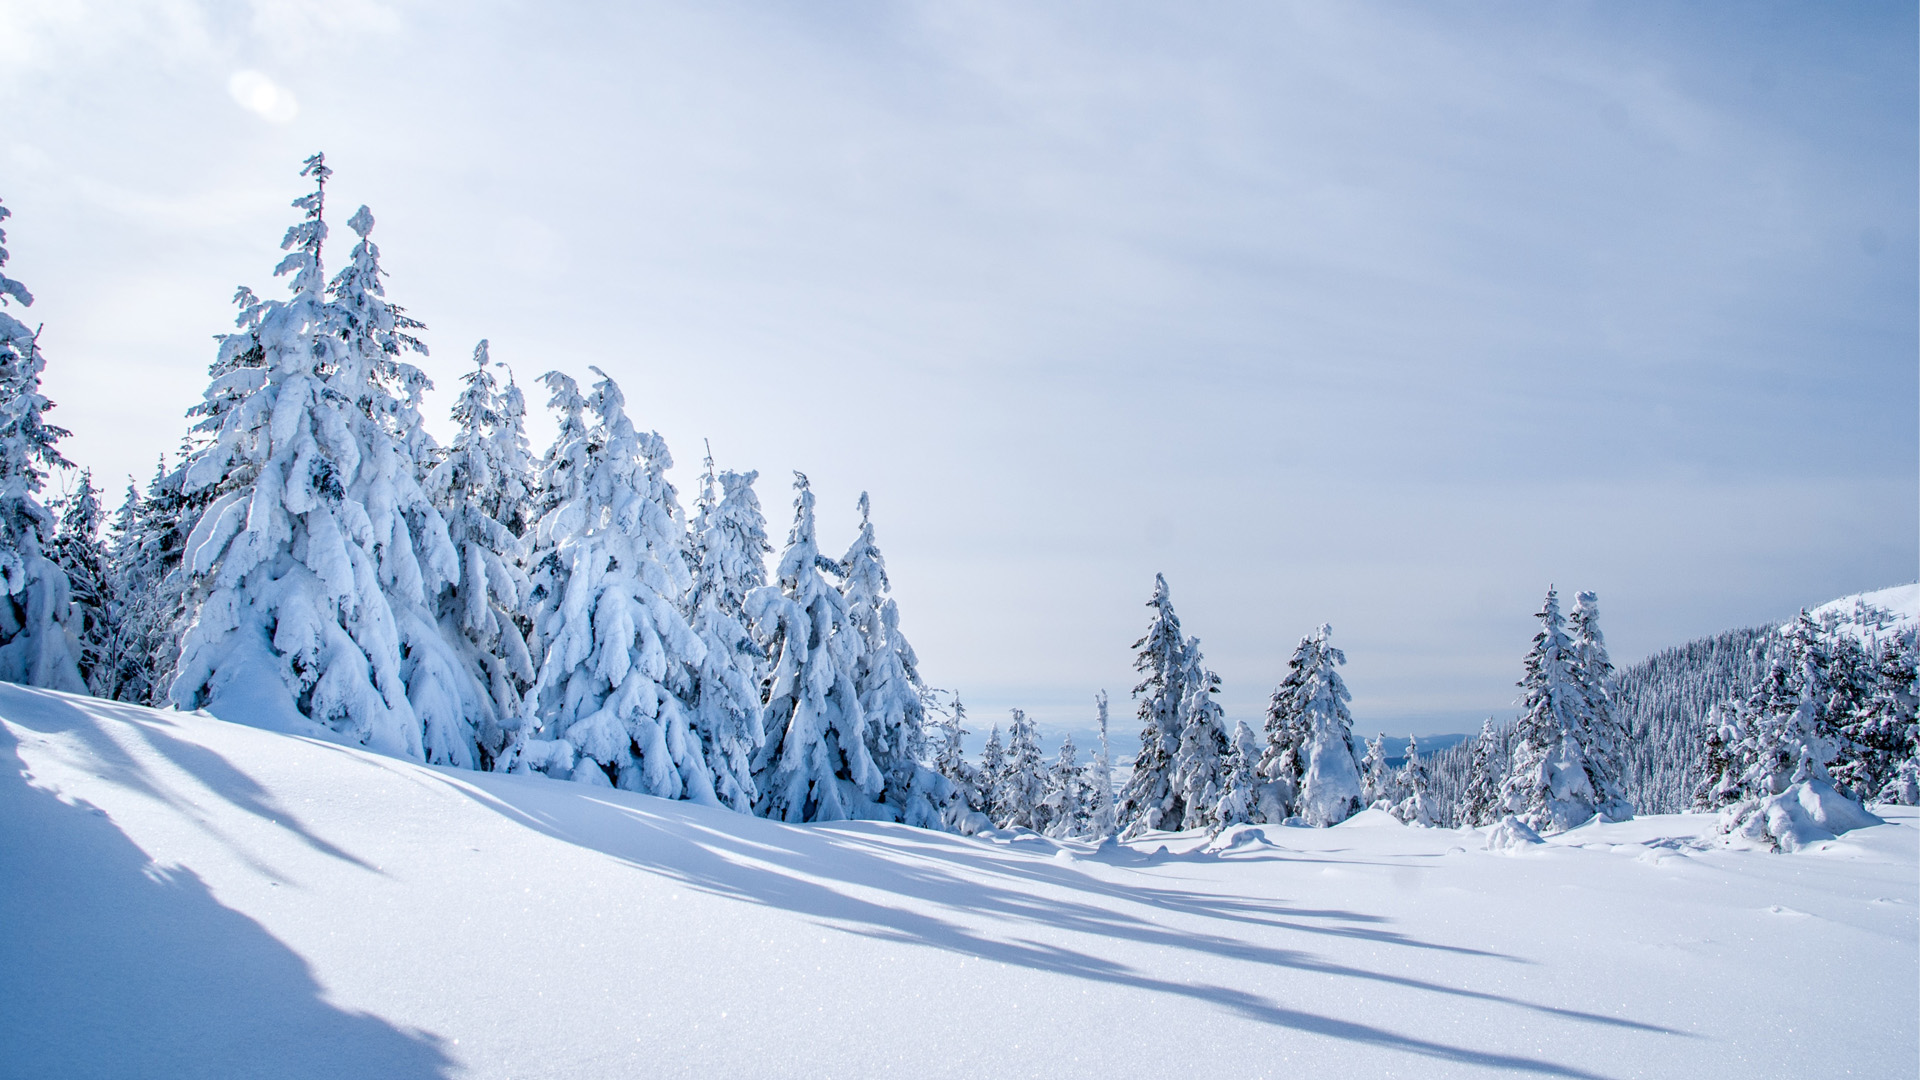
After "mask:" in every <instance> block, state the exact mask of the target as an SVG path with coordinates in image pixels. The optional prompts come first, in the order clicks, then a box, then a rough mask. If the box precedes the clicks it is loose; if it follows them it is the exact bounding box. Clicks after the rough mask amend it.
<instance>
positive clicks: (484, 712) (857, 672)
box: [0, 155, 954, 826]
mask: <svg viewBox="0 0 1920 1080" xmlns="http://www.w3.org/2000/svg"><path fill="white" fill-rule="evenodd" d="M301 175H302V176H303V177H306V178H307V179H309V180H310V181H311V183H312V189H311V191H309V192H308V193H307V194H305V195H303V196H302V197H300V198H299V199H297V200H295V202H294V204H293V205H294V206H295V207H296V208H297V209H298V210H299V211H300V217H299V220H298V221H297V222H296V223H295V224H294V225H293V226H292V228H290V229H289V230H288V232H287V234H286V237H285V239H284V241H283V243H282V248H283V250H285V251H286V253H287V254H286V256H285V258H284V259H282V260H281V262H280V264H279V266H278V267H277V268H276V270H275V273H276V275H277V276H282V277H285V278H287V279H288V296H287V297H285V298H283V299H263V298H261V297H258V296H256V295H255V294H254V293H253V292H252V291H251V290H248V289H245V288H243V289H241V290H239V292H238V294H237V295H236V297H235V301H236V304H237V306H238V309H239V311H238V317H237V319H236V326H237V330H236V332H233V333H228V334H224V335H221V336H220V338H219V342H220V344H219V351H218V353H217V355H216V358H215V361H214V363H213V365H212V367H211V369H210V381H209V384H208V386H207V389H206V391H205V393H204V395H203V396H202V399H201V401H200V402H199V403H198V404H197V405H195V406H194V407H193V409H192V410H190V412H189V417H190V420H191V426H190V428H189V430H188V432H187V434H186V438H185V440H184V442H183V445H182V448H181V451H180V453H179V454H178V455H177V456H176V457H175V459H174V460H173V461H172V462H171V463H169V462H168V461H167V460H166V459H165V458H162V460H161V463H160V466H159V468H158V469H157V470H156V473H155V475H154V477H153V479H152V480H151V482H150V483H149V484H148V485H147V487H146V490H144V491H140V490H137V489H135V488H133V487H132V486H131V485H129V490H128V492H127V496H126V498H125V499H124V500H123V501H122V504H121V506H120V509H119V511H118V512H117V513H116V514H115V515H114V516H113V518H112V520H110V521H103V515H102V513H101V509H100V500H99V493H98V491H97V490H96V489H95V488H94V486H93V479H92V476H91V474H89V473H86V472H82V473H81V476H80V482H79V484H78V486H77V488H76V489H75V490H74V491H73V493H72V494H71V495H69V496H67V497H65V498H63V499H60V500H56V503H55V506H54V507H53V509H49V508H48V507H47V506H46V505H45V504H43V503H42V502H41V501H40V499H39V495H40V493H41V491H42V490H43V487H44V484H45V480H46V477H47V475H48V472H49V470H51V469H55V468H66V467H69V463H68V462H67V461H66V460H65V459H64V458H62V457H61V456H60V454H59V452H58V450H57V449H56V444H57V442H58V440H59V439H60V437H61V436H63V435H65V434H66V433H65V432H64V431H61V430H60V429H59V428H56V427H52V426H50V425H48V424H47V423H46V422H45V419H44V417H45V413H46V411H47V410H48V409H49V408H51V403H50V402H48V401H47V400H46V398H45V397H44V396H43V395H41V394H40V392H39V376H40V373H41V371H42V370H43V366H44V358H43V356H42V355H41V353H40V350H39V346H38V341H37V336H36V334H35V333H34V332H32V331H29V330H28V329H27V328H26V327H25V326H24V325H23V324H21V323H20V322H19V321H18V320H17V319H16V318H15V317H14V316H13V315H11V314H9V313H7V312H6V310H5V308H6V307H8V306H10V305H13V304H18V305H21V306H25V305H28V304H30V303H31V302H32V297H31V295H30V294H29V293H28V292H27V290H26V289H25V287H24V286H22V285H21V284H20V283H18V282H16V281H14V280H12V279H11V278H6V277H4V276H0V578H3V579H4V584H5V586H6V601H5V602H4V603H0V678H5V679H9V680H12V681H16V682H22V683H28V684H31V685H36V686H44V687H51V688H54V689H59V690H68V691H74V692H90V693H93V694H95V695H98V696H101V697H108V698H112V699H115V700H121V701H130V702H136V703H139V704H147V705H169V704H170V705H174V706H177V707H179V708H183V709H194V708H203V707H204V708H208V709H210V710H212V711H214V712H215V713H217V714H220V713H224V714H226V715H230V716H235V717H244V718H245V719H247V720H248V722H251V723H262V724H268V725H272V726H279V727H282V728H284V729H287V730H295V731H310V732H314V733H321V734H325V735H327V736H329V737H332V738H336V739H341V740H344V741H347V742H351V743H355V744H358V745H363V746H367V747H369V748H372V749H375V750H378V751H381V752H383V753H388V754H393V755H396V756H400V757H406V758H411V759H413V760H417V761H424V762H429V763H432V764H439V765H448V766H454V767H459V768H466V769H486V770H495V771H503V772H522V773H541V774H545V775H547V776H552V777H559V778H565V779H571V780H576V781H582V782H586V783H590V784H602V785H612V786H616V787H620V788H624V789H627V790H631V791H639V792H645V793H648V794H653V795H658V796H662V797H666V798H674V799H686V800H690V801H693V802H699V803H705V804H709V805H714V806H722V807H727V808H730V809H733V810H736V811H740V812H742V813H752V814H757V815H762V816H767V817H774V818H780V819H783V820H787V821H816V820H832V819H842V818H871V819H882V820H892V821H904V822H907V823H909V824H914V825H922V826H939V825H941V824H942V823H943V821H944V815H945V813H946V811H947V809H948V807H949V806H950V804H951V803H952V801H953V797H954V792H953V789H952V785H950V784H949V783H948V781H947V780H946V779H945V778H944V777H942V776H941V775H940V774H939V773H938V772H936V771H934V770H933V769H931V768H929V767H927V765H925V764H923V760H924V758H925V756H926V746H925V732H924V722H925V717H926V710H925V702H924V690H925V687H924V685H923V683H922V681H921V678H920V675H919V673H918V670H917V665H918V661H917V658H916V657H915V655H914V651H913V648H912V646H911V645H909V644H908V642H907V640H906V638H905V637H904V636H903V635H902V634H901V632H900V619H899V612H898V609H897V607H896V605H895V602H894V600H893V599H892V597H891V596H890V586H889V583H888V580H887V573H886V562H885V559H884V558H883V557H882V555H881V552H880V548H879V546H878V545H877V543H876V542H875V539H874V529H873V524H872V520H871V515H870V508H869V505H868V502H867V499H866V496H865V495H862V496H861V499H860V504H859V509H860V522H861V524H860V530H859V534H858V536H857V538H856V539H855V541H854V543H853V545H852V546H851V547H850V548H849V549H848V550H847V552H846V553H845V554H844V555H843V556H841V557H839V558H834V557H831V556H829V555H826V554H823V553H822V552H821V551H820V548H819V543H818V540H817V538H816V535H815V525H814V499H813V494H812V492H811V491H810V490H809V488H808V484H807V479H806V477H805V476H804V475H801V474H798V473H796V474H795V478H794V493H795V498H794V520H793V525H792V528H791V530H790V531H789V533H788V536H787V542H786V546H785V550H784V551H783V552H782V554H781V556H780V559H779V562H778V568H777V571H776V573H775V575H774V577H773V580H771V581H770V580H769V578H768V574H767V567H766V556H767V555H768V554H769V553H770V552H771V551H772V546H771V545H770V544H769V543H768V540H767V536H766V523H765V520H764V518H763V516H762V513H761V509H760V504H759V501H758V498H757V497H756V495H755V493H754V490H753V484H754V481H755V479H756V477H757V474H756V473H753V472H732V471H722V470H719V469H717V468H716V467H715V465H714V462H713V459H712V457H711V454H709V455H708V457H707V459H706V462H705V469H704V471H703V473H702V476H701V488H700V491H699V492H698V494H697V496H696V500H695V506H694V513H693V515H692V517H691V520H689V518H688V515H687V514H686V513H685V512H684V510H683V509H682V507H681V505H680V503H679V496H678V493H677V492H676V491H675V489H674V486H673V485H672V484H671V483H670V482H669V481H668V479H667V470H668V469H669V468H670V467H671V466H672V464H673V459H672V457H671V455H670V454H669V452H668V450H667V447H666V444H665V443H664V442H663V441H662V440H661V438H660V436H659V435H658V434H655V433H653V432H649V431H642V430H640V429H638V428H637V427H636V426H635V425H634V423H633V422H632V420H631V419H630V418H629V417H628V415H627V411H626V402H625V399H624V396H623V395H622V393H621V390H620V387H619V386H618V385H617V384H616V383H615V381H614V380H613V379H612V378H610V377H608V376H606V375H605V374H604V373H602V372H600V371H599V370H598V369H594V374H595V375H596V378H595V380H594V381H593V382H592V384H591V385H590V386H587V387H582V386H581V385H579V384H578V383H576V382H575V381H574V379H572V378H571V377H569V376H568V375H566V374H563V373H560V372H548V373H547V374H546V375H544V376H542V378H541V383H542V385H543V386H544V387H545V389H546V391H547V394H548V404H549V406H550V407H551V408H552V409H553V410H554V411H555V413H556V414H557V417H558V420H559V431H558V435H557V437H556V439H555V441H554V443H553V445H552V446H551V447H549V448H548V449H547V451H546V452H545V453H544V454H543V455H541V456H540V457H538V458H536V457H535V456H534V455H533V452H532V450H531V449H530V447H529V446H528V441H527V438H526V434H525V430H524V418H525V413H526V403H525V400H524V398H523V396H522V392H521V390H520V388H519V386H518V384H517V383H515V382H514V381H513V379H512V376H511V374H510V373H508V374H507V376H506V378H505V380H504V382H503V381H502V379H501V378H500V377H499V376H498V375H497V374H496V371H498V370H500V368H501V365H497V364H496V363H494V362H493V360H492V358H491V357H490V356H489V352H488V346H487V343H486V342H485V341H482V342H480V344H479V345H478V347H477V348H476V349H475V351H474V357H473V359H474V364H473V368H472V369H471V370H470V371H469V372H468V373H467V374H466V376H465V377H464V378H463V379H462V386H461V389H460V392H459V394H458V396H457V399H456V401H455V403H454V407H453V420H454V424H455V429H456V431H455V434H454V437H453V439H452V441H451V443H450V444H449V445H446V446H440V445H438V444H437V443H436V442H435V440H434V439H433V438H432V437H430V436H429V435H428V434H427V432H426V430H425V427H424V424H423V422H422V412H421V409H422V403H423V397H424V395H425V393H426V391H427V390H429V389H430V388H431V384H430V383H429V381H428V380H427V378H426V376H425V375H424V374H423V373H422V372H421V370H420V369H419V368H418V367H417V366H416V365H415V364H414V363H412V362H411V359H410V358H411V357H412V356H413V355H414V354H418V353H424V352H425V347H424V345H423V344H422V343H421V341H420V339H419V337H418V336H417V331H419V330H420V329H422V325H421V323H420V322H419V321H418V320H417V319H414V318H412V317H411V316H410V315H408V314H407V312H406V311H405V309H404V308H403V307H401V306H400V305H399V304H397V303H394V302H392V301H391V300H390V299H389V298H388V296H387V289H386V280H385V279H386V274H385V272H384V271H383V270H382V269H381V266H380V251H379V248H378V246H377V245H376V244H375V243H374V241H373V238H372V233H373V228H374V219H373V215H372V214H371V213H370V212H369V211H368V210H367V208H366V207H361V208H360V209H359V210H358V211H357V212H356V213H355V214H354V215H353V216H352V217H351V218H350V219H349V220H348V221H347V226H348V228H349V229H350V230H351V232H352V234H353V237H354V241H355V242H354V245H353V247H352V248H351V250H350V252H349V254H348V257H347V259H346V260H345V265H344V266H343V267H342V268H341V269H340V270H339V271H338V272H337V273H335V274H333V275H332V276H331V277H328V276H327V274H326V269H325V266H324V263H323V255H324V253H325V252H326V250H327V246H326V242H327V239H328V230H329V222H328V219H327V215H326V195H327V182H328V179H329V177H330V175H331V170H329V169H328V168H327V165H326V162H325V159H324V157H322V156H321V155H315V156H314V157H312V158H311V159H309V160H308V161H307V162H306V163H305V166H304V168H303V170H302V173H301ZM5 214H6V211H5V209H4V208H0V218H4V215H5ZM3 239H4V234H0V240H3ZM5 260H6V254H5V251H4V250H3V249H0V267H4V265H5ZM54 510H58V515H57V518H56V515H55V513H54V512H53V511H54Z"/></svg>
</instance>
